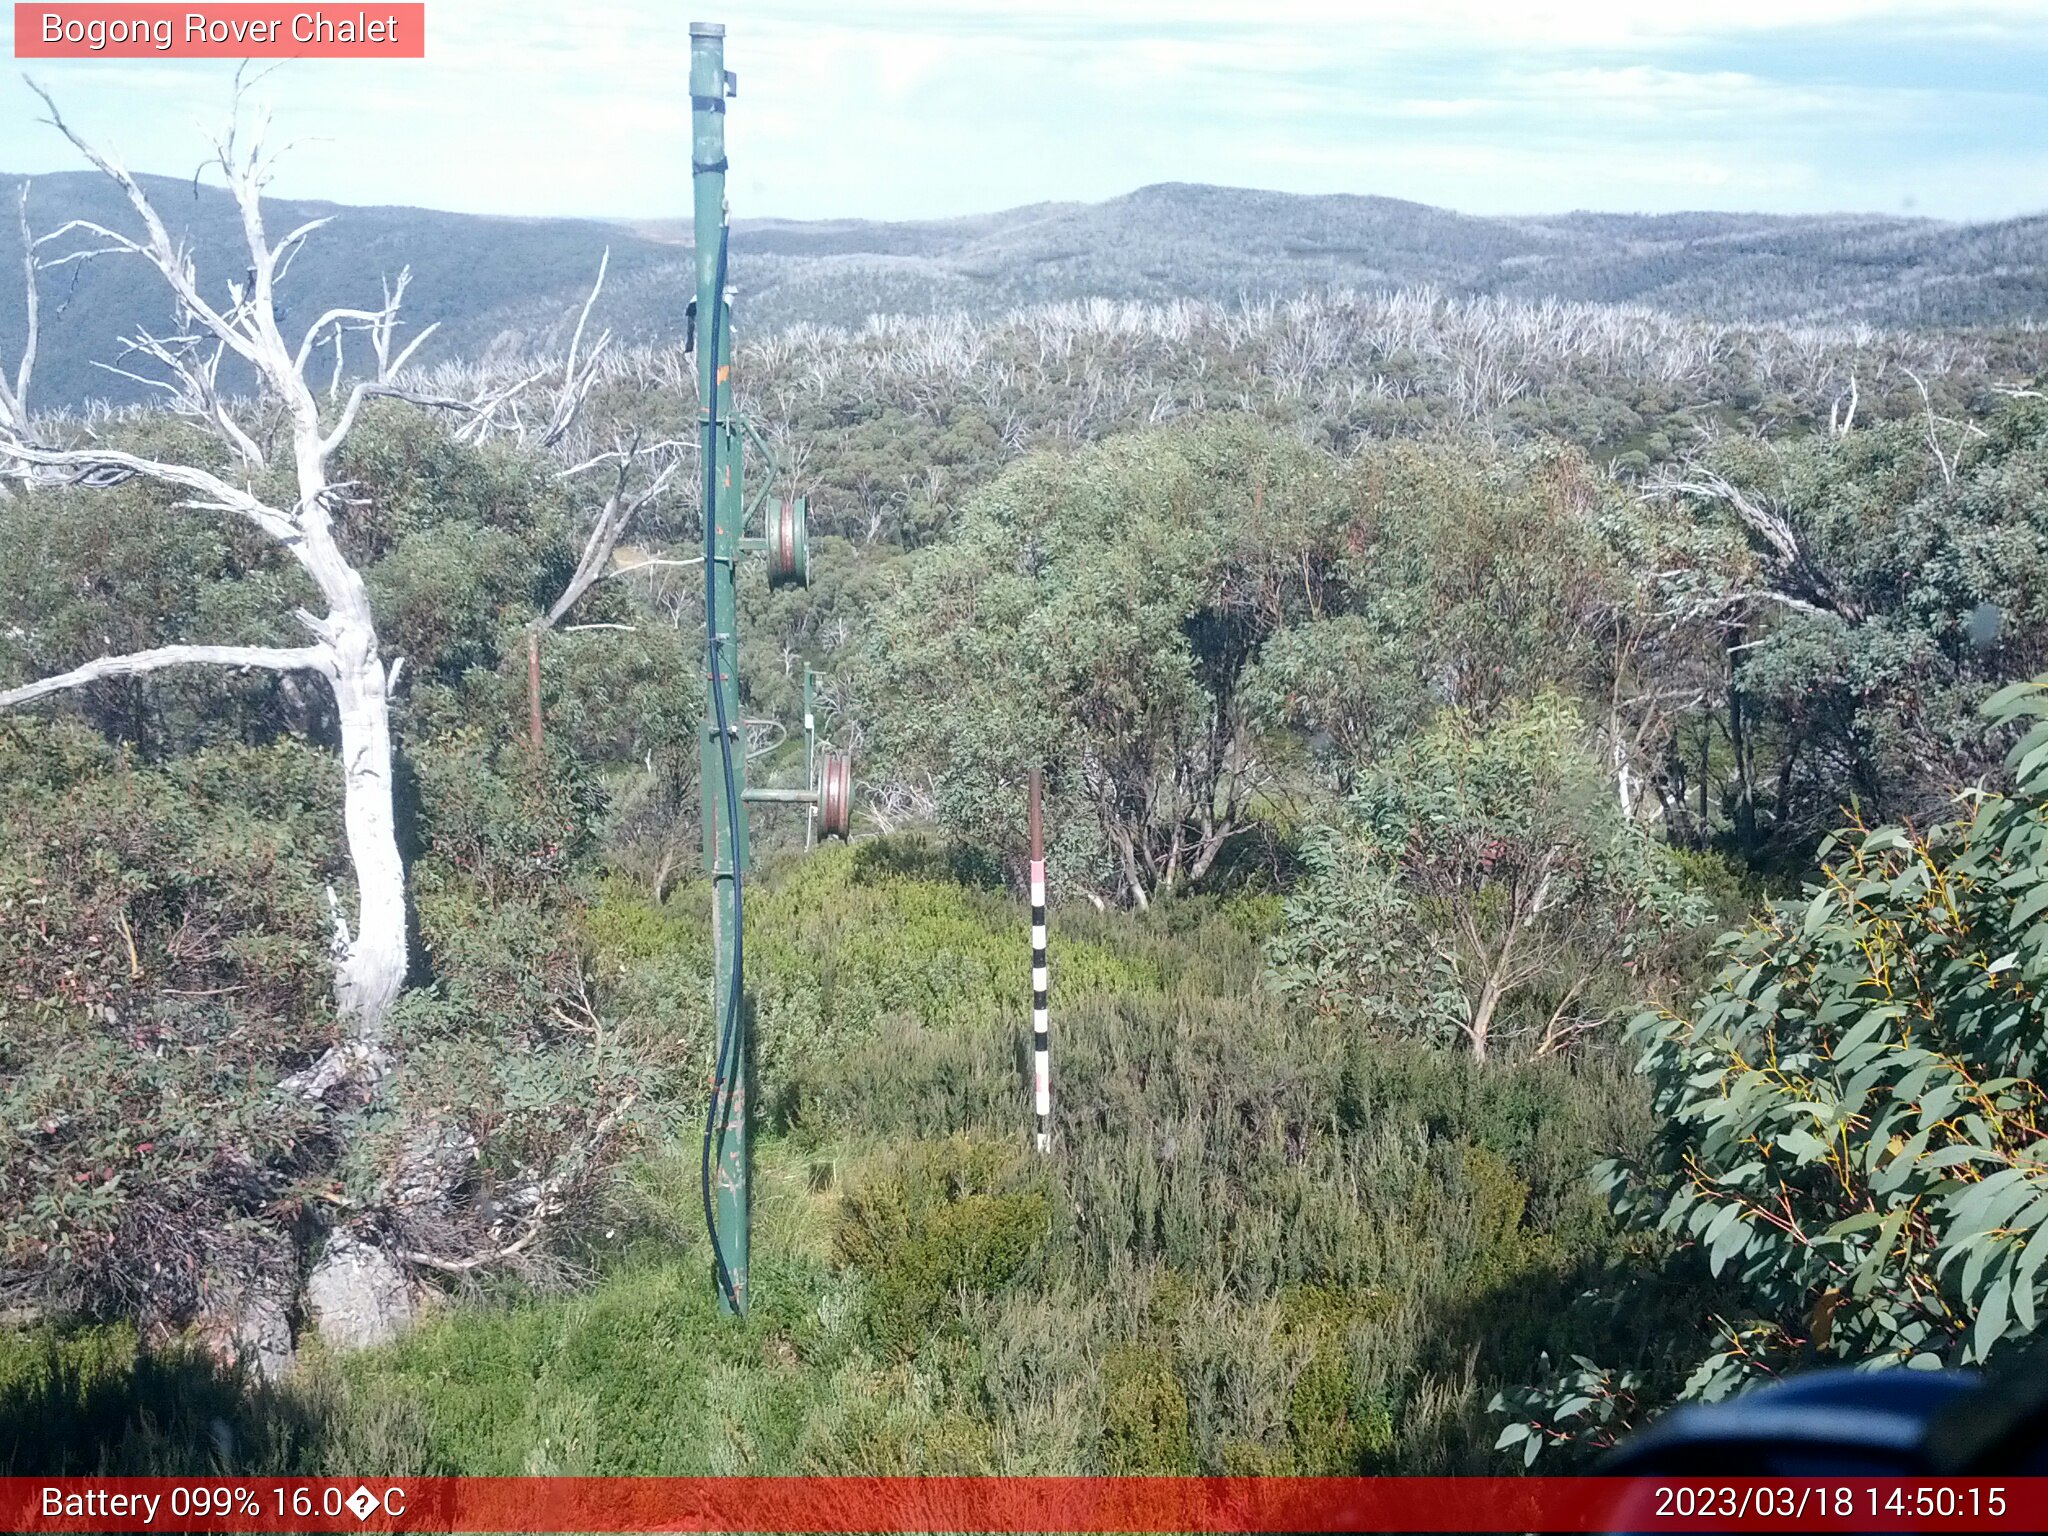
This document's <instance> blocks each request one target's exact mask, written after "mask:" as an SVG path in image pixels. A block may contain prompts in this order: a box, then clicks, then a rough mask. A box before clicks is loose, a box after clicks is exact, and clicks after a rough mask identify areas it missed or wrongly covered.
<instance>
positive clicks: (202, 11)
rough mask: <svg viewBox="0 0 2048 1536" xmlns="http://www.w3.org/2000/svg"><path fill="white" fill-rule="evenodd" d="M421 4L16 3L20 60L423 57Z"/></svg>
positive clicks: (424, 19)
mask: <svg viewBox="0 0 2048 1536" xmlns="http://www.w3.org/2000/svg"><path fill="white" fill-rule="evenodd" d="M426 55H427V8H426V6H425V5H424V4H423V3H418V0H414V3H410V4H392V3H378V0H371V3H369V4H360V3H359V4H356V5H348V4H340V5H274V4H269V3H259V4H241V5H221V4H214V5H204V4H202V5H120V4H106V3H99V4H68V5H67V4H56V5H20V4H17V5H16V6H15V7H14V56H15V57H16V58H17V59H177V58H186V59H423V58H425V57H426Z"/></svg>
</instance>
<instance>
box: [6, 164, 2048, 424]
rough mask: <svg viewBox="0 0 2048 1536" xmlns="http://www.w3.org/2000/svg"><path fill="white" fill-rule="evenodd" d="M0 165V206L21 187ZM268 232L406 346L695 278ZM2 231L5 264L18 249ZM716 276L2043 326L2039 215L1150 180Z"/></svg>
mask: <svg viewBox="0 0 2048 1536" xmlns="http://www.w3.org/2000/svg"><path fill="white" fill-rule="evenodd" d="M22 179H23V178H21V177H20V176H18V175H4V174H0V195H8V194H13V193H14V192H16V191H17V189H18V188H19V187H20V185H21V182H22ZM140 179H141V181H142V183H143V184H144V186H145V187H146V188H147V189H148V190H149V192H150V195H151V196H152V198H153V199H155V200H156V201H157V202H158V205H159V207H160V209H161V211H162V212H163V214H164V216H165V218H166V220H167V222H168V223H169V224H170V225H171V227H172V230H173V233H174V234H175V235H177V236H179V237H181V238H185V239H188V240H189V241H190V242H191V244H192V247H193V250H194V252H195V257H196V260H197V263H198V267H199V271H200V274H201V278H202V281H203V282H208V283H212V284H223V283H225V282H226V281H227V280H228V278H230V277H232V276H239V274H240V273H241V271H242V270H243V268H244V266H245V265H246V258H245V257H242V256H240V255H239V254H238V251H237V242H238V239H239V226H238V223H237V221H236V219H235V216H234V211H233V208H232V205H231V203H230V201H229V199H228V196H227V194H226V193H225V192H224V191H222V190H221V189H219V188H215V187H209V186H206V185H204V184H201V183H195V182H192V181H189V180H183V179H174V178H168V177H159V176H143V177H141V178H140ZM29 213H30V218H31V220H32V223H33V227H34V228H35V229H36V230H38V231H41V230H48V229H52V228H55V227H57V226H58V225H59V224H61V223H63V222H65V221H67V220H69V219H73V218H86V219H93V220H96V221H98V222H102V223H107V224H109V225H111V226H113V227H116V228H121V227H125V221H124V218H123V216H124V215H125V214H126V213H127V209H126V206H125V203H124V202H123V201H122V199H121V198H120V195H119V193H118V191H117V190H116V189H115V188H114V187H113V186H112V185H111V184H110V183H108V182H107V181H106V180H105V179H104V178H102V177H100V176H98V175H97V174H96V173H93V172H89V171H77V172H62V173H58V174H56V175H51V176H41V177H36V178H33V186H32V188H31V192H30V204H29ZM267 217H269V218H270V219H271V220H272V222H273V227H274V228H276V229H279V230H281V229H283V228H285V227H288V225H289V224H292V223H296V222H299V221H301V220H303V219H307V218H321V217H325V218H329V219H331V220H332V221H333V222H332V223H331V224H330V225H329V226H328V227H327V228H326V229H323V230H321V231H320V232H319V233H318V234H317V235H315V236H314V237H313V239H312V241H310V242H309V244H308V246H307V248H306V249H305V251H304V252H303V253H302V254H301V256H300V257H299V258H298V260H297V261H296V263H295V265H294V268H293V271H292V272H291V273H290V274H289V277H288V279H287V282H286V284H285V286H284V287H283V288H281V290H280V291H281V293H282V294H283V296H284V300H285V303H286V307H287V316H286V318H287V322H288V321H289V317H290V315H291V314H295V313H302V314H304V315H306V316H309V317H310V316H311V315H312V314H316V313H318V310H319V309H320V308H324V307H326V306H328V305H330V304H335V303H341V302H361V301H363V300H364V299H365V298H374V296H375V295H376V294H377V293H378V292H379V291H380V283H381V279H382V278H383V277H384V276H385V275H388V274H395V273H396V272H397V270H398V269H399V268H400V267H402V266H410V267H411V269H412V273H413V283H412V286H411V288H410V290H409V292H408V303H407V312H408V319H409V321H410V322H411V324H413V325H425V324H427V323H429V322H438V323H439V324H440V325H441V330H440V332H439V333H438V334H437V336H436V338H435V340H434V342H433V343H432V344H430V346H429V348H428V349H427V353H426V354H425V355H426V356H429V357H438V358H443V359H446V358H458V359H471V358H475V357H477V356H479V355H482V354H483V353H484V352H486V351H487V350H489V349H491V348H493V347H497V348H506V349H513V350H545V349H546V348H548V347H549V346H551V345H559V344H560V342H561V340H562V338H563V335H564V334H565V329H566V326H567V325H568V324H570V323H572V322H573V318H574V314H575V312H576V310H577V308H578V307H579V306H580V304H581V301H582V299H583V297H584V295H585V294H586V293H587V292H588V290H589V284H590V282H591V279H592V277H593V276H594V275H595V273H596V270H597V265H598V261H599V258H600V256H601V254H602V253H603V252H604V251H606V250H607V249H609V251H610V253H611V255H610V268H609V277H608V281H607V287H606V293H605V297H604V300H603V301H602V303H601V304H600V306H599V312H598V315H599V323H601V324H605V325H609V326H610V327H611V328H612V329H613V331H614V333H615V334H617V335H618V336H619V337H620V338H621V339H622V340H624V341H627V342H629V343H639V342H654V343H658V342H662V341H666V340H668V339H670V338H672V337H674V336H675V335H676V334H677V333H678V332H679V330H680V324H681V320H680V317H681V312H682V307H683V304H684V302H685V301H686V297H687V293H688V291H689V289H690V288H691V286H693V280H692V278H691V276H690V274H689V272H688V261H689V241H688V238H687V237H688V233H689V229H688V225H687V223H686V222H685V221H683V220H679V219H677V220H661V219H654V220H648V219H641V220H613V221H606V220H597V219H569V218H550V217H544V216H534V215H493V214H458V213H447V212H443V211H440V210H435V209H429V208H418V207H413V206H408V205H402V204H385V205H352V204H342V203H335V202H331V201H326V200H320V199H294V198H278V199H272V200H269V201H268V213H267ZM12 225H13V221H0V264H4V268H0V269H4V270H7V271H10V272H11V271H18V270H19V261H20V237H19V233H18V231H17V230H16V229H14V228H13V227H12ZM733 273H734V288H735V293H736V295H737V296H738V301H739V302H740V303H741V305H742V306H743V308H744V311H745V313H746V316H747V322H748V324H749V326H750V328H754V329H759V328H763V327H766V328H769V329H776V328H780V327H783V326H787V325H790V324H795V323H813V324H827V325H842V326H843V325H857V324H859V323H861V322H862V321H863V320H865V318H866V317H867V316H868V315H870V314H875V313H905V312H910V313H919V312H931V311H953V310H959V311H964V312H967V313H969V314H974V315H989V314H995V313H1001V312H1004V311H1007V310H1010V309H1013V308H1017V307H1020V306H1024V305H1030V304H1036V303H1044V302H1049V301H1058V300H1067V299H1076V298H1112V299H1140V300H1153V301H1157V300H1163V299H1169V298H1198V299H1209V300H1220V301H1225V302H1233V301H1237V300H1239V299H1253V298H1280V297H1288V296H1292V295H1294V294H1298V293H1301V292H1304V291H1310V290H1316V289H1331V288H1354V289H1364V288H1399V287H1422V286H1429V287H1434V288H1437V289H1440V290H1442V291H1445V292H1448V293H1451V294H1455V295H1499V296H1504V297H1516V298H1559V299H1566V300H1582V301H1589V302H1597V303H1620V304H1637V305H1646V306H1649V307H1652V308H1657V309H1662V310H1666V311H1669V312H1672V313H1676V314H1683V315H1692V316H1698V317H1700V318H1704V319H1709V320H1718V321H1759V322H1777V323H1790V324H1800V323H1810V322H1822V321H1825V322H1843V321H1864V322H1868V323H1872V324H1878V325H1886V326H1944V327H1945V326H1973V325H2008V324H2017V323H2025V322H2028V321H2033V320H2039V319H2048V214H2035V215H2026V216H2021V217H2018V218H2013V219H2003V220H1997V221H1991V222H1986V223H1958V222H1954V221H1946V220H1937V219H1929V218H1918V217H1909V216H1905V215H1893V214H1881V213H1846V214H1744V213H1726V212H1715V211H1707V210H1702V211H1695V212H1677V213H1661V214H1625V213H1607V212H1600V211H1598V210H1587V209H1580V210H1573V211H1570V212H1565V213H1559V214H1545V215H1511V216H1510V215H1500V216H1496V215H1479V214H1466V213H1459V212H1456V211H1454V210H1450V209H1444V208H1438V207H1434V206H1432V205H1430V204H1427V203H1420V202H1414V201H1410V200H1407V199H1402V198H1391V197H1385V196H1381V195H1378V194H1372V193H1322V194H1301V193H1286V192H1272V191H1265V190H1261V189H1257V188H1244V187H1221V186H1213V185H1209V184H1205V183H1192V182H1159V183H1153V184H1150V185H1148V186H1144V187H1139V188H1136V189H1134V190H1133V191H1131V192H1129V193H1125V194H1123V195H1122V196H1120V197H1115V198H1110V199H1106V200H1104V201H1102V202H1097V203H1083V202H1041V203H1031V204H1023V205H1019V206H1017V207H1013V208H1008V209H999V210H996V211H993V212H989V213H980V214H968V215H961V216H957V217H953V218H947V219H925V220H867V219H854V218H841V219H813V220H805V219H785V218H774V217H764V218H755V219H744V218H743V219H738V220H736V221H735V223H734V227H733ZM44 312H45V325H44V346H43V357H42V359H41V361H40V363H39V367H38V379H39V390H38V398H39V400H40V401H41V403H42V404H43V405H44V406H46V407H47V406H76V405H78V404H80V403H82V402H84V401H86V400H88V399H95V398H97V399H105V400H110V401H114V402H117V403H127V402H129V401H132V400H134V399H137V398H140V397H141V396H142V395H143V394H144V393H145V391H143V389H142V387H141V386H139V385H135V384H133V383H132V382H129V381H125V380H122V379H120V378H119V377H117V376H115V375H113V374H110V373H108V372H106V371H105V370H104V369H102V368H99V367H96V366H94V365H95V362H100V363H106V362H113V361H116V360H117V355H118V352H119V350H120V338H121V337H123V336H126V335H132V334H133V332H134V331H135V330H136V329H137V328H138V327H150V328H155V329H158V330H161V329H162V328H164V327H165V326H167V325H168V324H169V314H168V301H167V296H166V295H165V294H164V293H163V291H162V288H161V284H160V283H157V282H154V281H153V280H152V277H151V274H150V273H148V272H147V271H146V270H145V269H144V268H143V267H142V265H141V264H140V263H139V262H136V261H134V260H133V259H132V258H119V257H101V258H98V259H96V260H94V261H92V262H89V263H85V264H82V265H78V266H74V267H69V268H65V269H61V270H60V271H58V272H53V273H48V274H46V275H45V279H44ZM21 319H22V313H21V303H20V298H19V296H18V294H16V295H12V296H9V295H0V348H4V349H5V354H4V355H7V356H10V357H11V356H14V355H17V353H18V348H19V346H20V339H21V333H22V325H21Z"/></svg>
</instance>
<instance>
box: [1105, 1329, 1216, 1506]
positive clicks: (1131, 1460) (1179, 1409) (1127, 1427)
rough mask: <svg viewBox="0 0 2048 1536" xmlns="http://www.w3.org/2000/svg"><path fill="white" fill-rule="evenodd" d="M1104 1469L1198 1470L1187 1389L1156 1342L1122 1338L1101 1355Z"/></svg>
mask: <svg viewBox="0 0 2048 1536" xmlns="http://www.w3.org/2000/svg"><path fill="white" fill-rule="evenodd" d="M1101 1383H1102V1469H1103V1471H1105V1472H1107V1473H1109V1474H1110V1475H1111V1476H1112V1477H1138V1476H1147V1477H1181V1476H1186V1475H1189V1474H1191V1473H1193V1472H1195V1471H1197V1470H1198V1468H1197V1467H1196V1464H1195V1445H1194V1440H1193V1439H1192V1437H1191V1436H1190V1435H1189V1434H1188V1394H1187V1391H1186V1389H1185V1388H1183V1387H1182V1386H1181V1384H1180V1380H1179V1378H1178V1377H1176V1376H1175V1375H1174V1373H1173V1362H1172V1361H1171V1360H1170V1359H1168V1358H1167V1356H1166V1354H1165V1353H1164V1352H1163V1351H1161V1350H1159V1349H1156V1348H1152V1347H1149V1346H1146V1345H1141V1344H1123V1345H1118V1346H1117V1347H1116V1348H1114V1349H1112V1350H1110V1351H1109V1353H1108V1354H1107V1355H1106V1356H1104V1357H1103V1361H1102V1376H1101Z"/></svg>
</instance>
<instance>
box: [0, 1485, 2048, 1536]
mask: <svg viewBox="0 0 2048 1536" xmlns="http://www.w3.org/2000/svg"><path fill="white" fill-rule="evenodd" d="M0 1529H5V1530H9V1531H749V1532H752V1531H760V1532H778V1533H779V1532H802V1531H818V1532H840V1531H962V1532H965V1531H1000V1532H1022V1531H1087V1532H1108V1531H1133V1532H1136V1531H1187V1532H1197V1531H1199V1532H1207V1531H1275V1532H1277V1531H1302V1532H1312V1531H2043V1530H2048V1478H2006V1479H1989V1478H1968V1479H1962V1478H1953V1479H1931V1478H1930V1479H1901V1478H1827V1479H1820V1478H1809V1479H1785V1478H1718V1479H1710V1478H1602V1477H1585V1478H1564V1477H1475V1478H1430V1477H1385V1478H1362V1477H1361V1478H1353V1477H1329V1478H1317V1477H1303V1478H1280V1477H1276V1478H1257V1477H1185V1478H1183V1477H1130V1478H1109V1477H533V1478H517V1477H422V1478H264V1477H246V1478H166V1477H146V1478H143V1477H138V1478H77V1477H71V1478H66V1477H53V1478H32V1477H11V1478H0Z"/></svg>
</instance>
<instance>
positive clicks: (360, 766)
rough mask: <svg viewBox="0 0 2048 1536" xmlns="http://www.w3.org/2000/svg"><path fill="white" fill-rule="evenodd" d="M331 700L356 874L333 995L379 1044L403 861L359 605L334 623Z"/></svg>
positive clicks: (384, 702) (399, 957)
mask: <svg viewBox="0 0 2048 1536" xmlns="http://www.w3.org/2000/svg"><path fill="white" fill-rule="evenodd" d="M334 638H335V650H336V653H337V666H336V672H335V678H334V703H335V708H336V711H337V712H338V713H339V715H340V717H341V764H342V776H343V777H342V783H343V789H342V818H343V822H344V824H345V827H346V829H347V834H348V852H349V861H350V863H352V864H353V865H354V866H355V875H356V903H357V904H356V924H355V932H354V934H353V936H349V935H347V934H346V932H345V930H341V931H338V932H337V938H339V939H340V940H341V944H342V948H341V952H340V954H339V955H338V956H337V958H336V967H335V998H336V1001H337V1003H338V1004H339V1005H340V1008H341V1015H342V1019H343V1022H344V1025H345V1027H346V1028H347V1030H348V1032H349V1034H350V1035H351V1036H352V1037H353V1038H354V1039H356V1040H357V1041H359V1042H361V1043H363V1044H366V1045H381V1044H382V1043H383V1039H384V1025H385V1021H386V1020H387V1019H388V1018H389V1017H390V1014H391V1008H392V1005H393V1004H394V1003H396V1002H397V1001H398V994H399V991H400V989H402V988H403V987H404V985H405V971H406V939H405V865H404V862H403V861H402V860H401V859H400V857H399V853H398V820H397V816H396V813H395V811H394V807H393V804H392V772H391V716H390V708H389V702H390V701H389V698H388V694H387V689H386V676H385V672H384V664H383V660H382V658H381V657H380V656H379V655H378V653H377V634H376V631H375V629H374V628H372V627H371V624H370V622H369V613H368V609H367V606H365V609H364V612H363V615H362V618H361V620H360V622H359V623H351V624H347V625H345V626H344V625H340V624H337V625H336V627H335V637H334Z"/></svg>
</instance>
